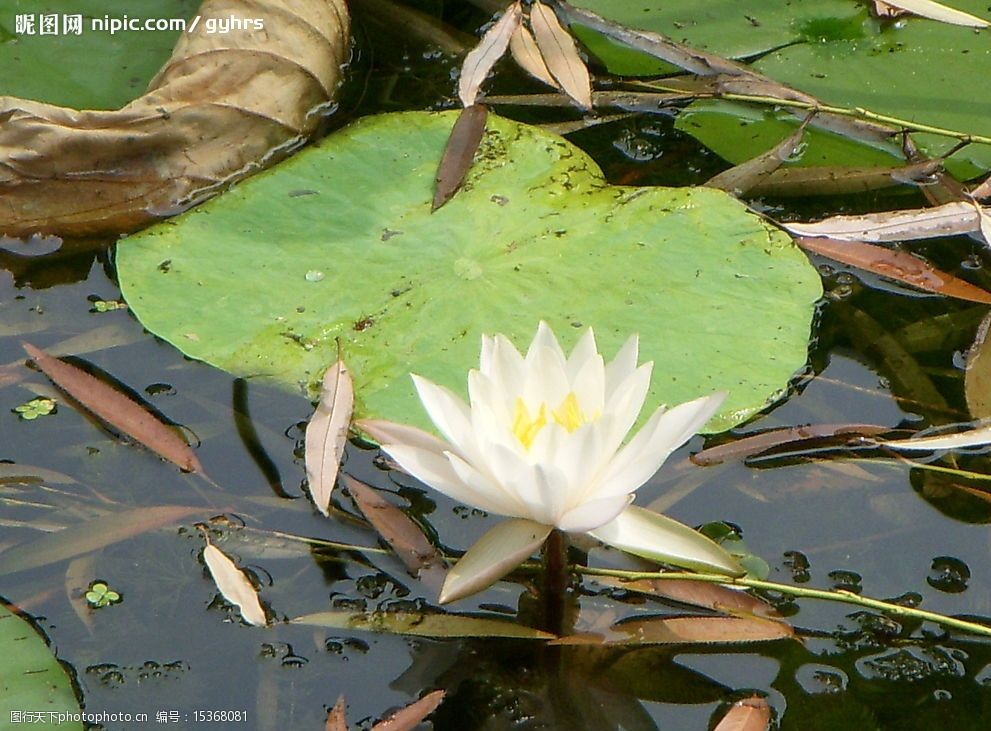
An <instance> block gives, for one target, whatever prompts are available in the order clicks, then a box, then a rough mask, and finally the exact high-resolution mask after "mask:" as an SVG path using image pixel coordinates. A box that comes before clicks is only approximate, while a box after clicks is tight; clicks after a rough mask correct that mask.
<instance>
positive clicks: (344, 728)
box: [323, 695, 348, 731]
mask: <svg viewBox="0 0 991 731" xmlns="http://www.w3.org/2000/svg"><path fill="white" fill-rule="evenodd" d="M347 705H348V704H347V701H346V700H344V696H343V695H342V696H341V697H339V698H338V699H337V703H335V704H334V707H333V708H331V709H330V710H329V711H327V721H326V723H324V725H323V731H348V716H347Z"/></svg>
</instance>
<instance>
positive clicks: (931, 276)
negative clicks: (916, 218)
mask: <svg viewBox="0 0 991 731" xmlns="http://www.w3.org/2000/svg"><path fill="white" fill-rule="evenodd" d="M796 242H797V243H798V245H799V246H801V247H802V248H803V249H805V250H807V251H812V252H814V253H816V254H822V255H823V256H828V257H829V258H830V259H835V260H836V261H840V262H843V263H844V264H849V265H851V266H855V267H858V268H859V269H865V270H867V271H869V272H874V273H875V274H880V275H881V276H883V277H888V278H889V279H894V280H897V281H899V282H903V283H904V284H908V285H911V286H913V287H918V288H919V289H921V290H924V291H926V292H933V293H935V294H941V295H944V296H946V297H956V298H957V299H962V300H967V301H968V302H980V303H981V304H991V292H988V291H987V290H985V289H981V288H980V287H978V286H976V285H973V284H971V283H970V282H968V281H966V280H963V279H960V278H959V277H955V276H953V275H952V274H948V273H946V272H943V271H940V270H939V269H936V268H935V267H933V266H932V265H930V264H929V263H928V262H926V261H925V260H923V259H920V258H919V257H917V256H915V255H913V254H909V253H908V252H906V251H895V250H893V249H888V248H886V247H883V246H874V245H873V244H865V243H861V242H858V241H846V240H836V239H829V238H817V237H809V236H805V237H799V238H797V239H796Z"/></svg>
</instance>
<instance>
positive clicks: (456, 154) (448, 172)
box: [431, 104, 489, 211]
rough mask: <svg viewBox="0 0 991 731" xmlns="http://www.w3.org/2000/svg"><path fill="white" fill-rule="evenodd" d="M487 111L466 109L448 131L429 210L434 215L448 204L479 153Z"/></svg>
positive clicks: (481, 107) (477, 105) (485, 109)
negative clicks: (449, 133)
mask: <svg viewBox="0 0 991 731" xmlns="http://www.w3.org/2000/svg"><path fill="white" fill-rule="evenodd" d="M488 116H489V110H488V108H487V107H485V106H484V105H482V104H473V105H471V106H470V107H465V108H464V109H463V110H461V114H459V115H458V121H457V122H455V123H454V127H453V128H452V129H451V136H450V137H448V139H447V145H446V146H445V147H444V154H443V156H442V157H441V159H440V165H439V166H438V167H437V180H436V187H435V188H434V201H433V204H432V206H431V209H432V210H434V211H436V210H437V209H438V208H440V207H441V206H443V205H444V204H445V203H447V202H448V201H449V200H451V198H453V197H454V194H455V193H457V192H458V189H459V188H460V187H461V185H462V184H463V183H464V181H465V176H466V175H468V170H469V169H471V165H472V162H474V160H475V153H476V152H478V145H479V144H480V143H481V141H482V135H483V134H485V120H486V119H487V118H488Z"/></svg>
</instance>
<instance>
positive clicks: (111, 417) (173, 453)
mask: <svg viewBox="0 0 991 731" xmlns="http://www.w3.org/2000/svg"><path fill="white" fill-rule="evenodd" d="M21 345H22V346H23V347H24V350H25V351H27V354H28V355H30V356H31V358H32V359H33V360H34V362H35V363H36V364H37V366H38V367H39V368H40V369H41V370H42V372H43V373H44V374H45V375H46V376H48V377H49V378H51V379H52V381H54V382H55V385H56V386H58V387H59V388H61V389H62V390H63V391H65V392H66V393H67V394H69V395H70V396H71V397H72V398H73V399H75V401H76V402H78V403H79V404H80V405H82V406H84V407H85V408H86V409H87V410H88V411H90V412H91V413H93V414H95V415H96V416H97V417H99V418H100V419H101V420H103V421H105V422H106V423H107V424H109V425H110V426H112V427H114V428H115V429H117V430H119V431H121V432H123V433H124V434H126V435H127V436H129V437H131V438H132V439H134V440H135V441H137V442H140V443H141V444H143V445H145V446H146V447H147V448H148V449H150V450H152V451H153V452H155V453H156V454H158V455H159V456H161V457H163V458H165V459H167V460H168V461H169V462H171V463H172V464H174V465H176V466H177V467H179V468H180V469H182V470H185V471H187V472H202V471H203V465H201V464H200V461H199V459H198V458H197V457H196V454H195V453H194V452H193V450H192V449H191V448H190V446H189V445H188V444H186V442H185V441H183V439H182V438H181V437H180V436H179V435H178V434H177V433H176V432H175V431H174V430H173V429H172V427H170V426H168V425H166V424H164V423H162V422H161V421H159V420H158V418H156V417H155V415H154V414H152V413H151V412H150V411H149V410H148V409H146V408H144V407H143V406H141V405H140V404H138V403H136V402H135V401H132V400H131V399H130V398H128V397H127V396H125V395H124V394H122V393H120V392H119V391H117V390H116V389H114V388H111V387H110V386H108V385H107V384H106V383H104V382H103V381H101V380H100V379H98V378H95V377H94V376H91V375H90V374H89V373H86V372H85V371H83V370H82V369H80V368H77V367H76V366H73V365H69V364H68V363H65V362H63V361H61V360H59V359H57V358H53V357H52V356H50V355H48V354H47V353H45V352H44V351H43V350H40V349H38V348H36V347H35V346H33V345H31V344H30V343H22V344H21Z"/></svg>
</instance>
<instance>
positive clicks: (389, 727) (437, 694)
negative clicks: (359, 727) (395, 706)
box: [372, 690, 444, 731]
mask: <svg viewBox="0 0 991 731" xmlns="http://www.w3.org/2000/svg"><path fill="white" fill-rule="evenodd" d="M443 700H444V691H442V690H435V691H432V692H430V693H427V694H426V695H425V696H423V697H422V698H421V699H420V700H418V701H414V702H413V703H410V704H409V705H408V706H406V707H405V708H400V709H399V710H398V711H396V712H395V713H393V714H391V715H390V716H389V717H388V718H385V719H383V720H381V721H379V722H378V723H377V724H375V725H374V726H372V731H412V730H413V729H414V728H416V727H417V726H418V725H419V724H420V721H422V720H423V719H425V718H426V717H427V716H429V715H430V714H431V713H433V712H434V711H436V710H437V706H439V705H440V704H441V701H443Z"/></svg>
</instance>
